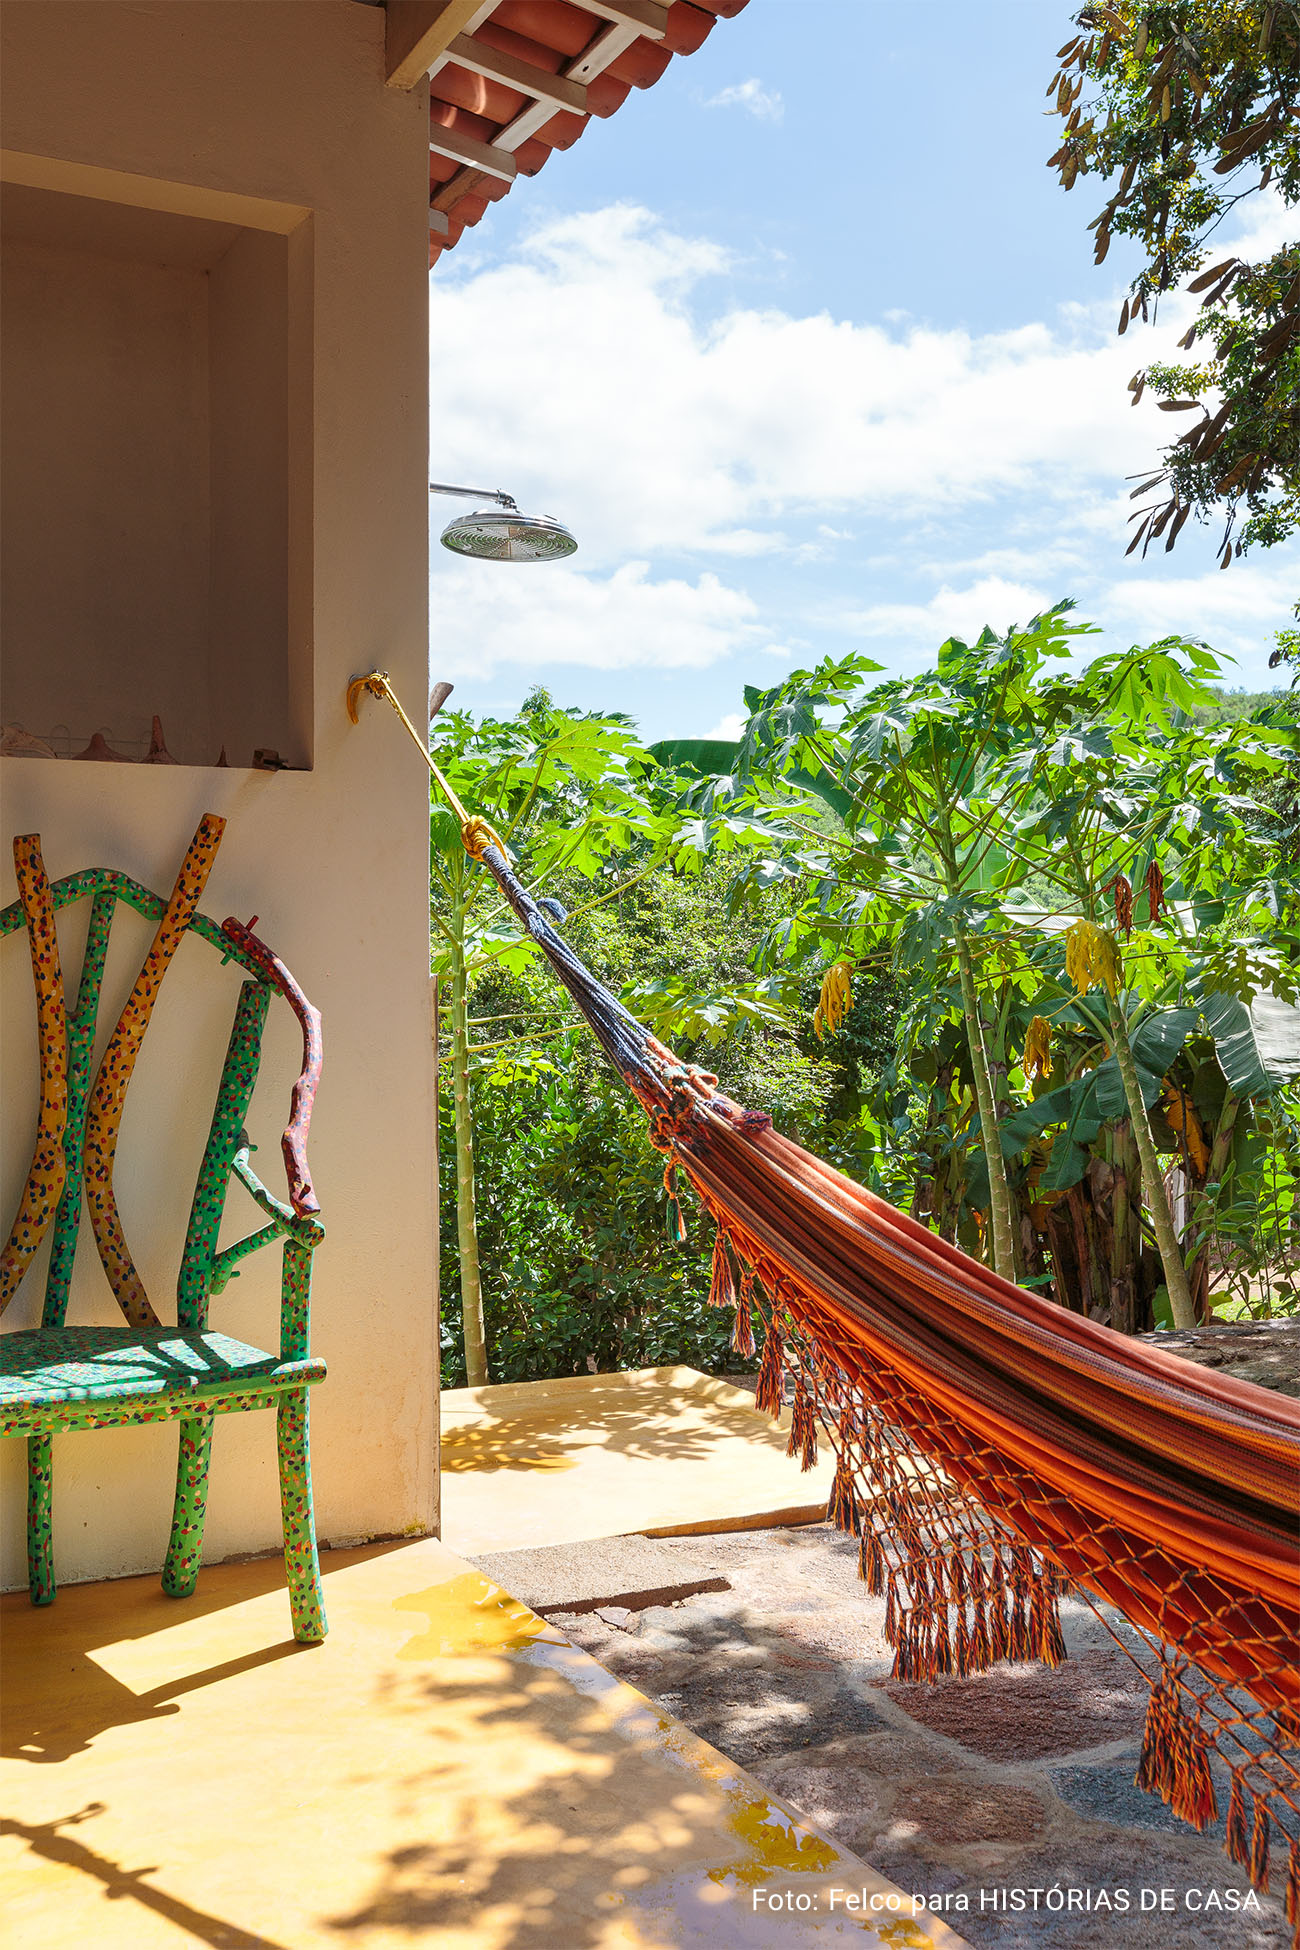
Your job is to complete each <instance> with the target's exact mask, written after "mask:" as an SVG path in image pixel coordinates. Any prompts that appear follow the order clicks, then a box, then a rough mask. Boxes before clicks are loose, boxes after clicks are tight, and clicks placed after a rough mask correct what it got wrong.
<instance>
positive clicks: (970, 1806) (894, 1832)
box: [495, 1524, 1291, 1950]
mask: <svg viewBox="0 0 1300 1950" xmlns="http://www.w3.org/2000/svg"><path fill="white" fill-rule="evenodd" d="M615 1541H617V1540H615ZM628 1542H629V1544H632V1543H634V1542H635V1540H633V1539H629V1540H628ZM679 1546H680V1549H681V1552H682V1557H683V1566H682V1568H683V1572H684V1573H686V1572H687V1565H688V1561H689V1567H690V1570H691V1571H692V1572H696V1571H698V1569H699V1568H700V1567H701V1566H703V1567H705V1568H707V1571H708V1573H709V1574H710V1575H711V1576H713V1577H722V1578H725V1579H726V1580H727V1584H728V1587H729V1588H728V1589H726V1590H723V1591H718V1590H714V1591H710V1592H702V1593H700V1594H698V1595H696V1596H692V1597H687V1598H683V1599H680V1600H678V1601H677V1602H675V1603H672V1604H661V1605H651V1606H649V1607H647V1608H645V1609H642V1610H637V1609H634V1608H629V1607H627V1606H622V1607H604V1608H603V1611H604V1615H603V1616H602V1612H601V1611H594V1612H593V1611H587V1612H583V1613H581V1614H576V1613H566V1612H563V1611H561V1610H559V1609H558V1606H557V1605H555V1604H554V1602H553V1603H552V1605H550V1606H548V1608H547V1609H548V1615H549V1616H550V1617H551V1618H552V1620H553V1621H554V1622H555V1623H556V1624H558V1625H560V1626H561V1628H562V1629H563V1630H565V1631H566V1632H567V1634H568V1635H569V1636H570V1637H571V1638H572V1639H573V1640H574V1642H575V1643H576V1644H579V1645H581V1646H584V1647H585V1648H586V1649H587V1650H588V1651H590V1652H592V1653H593V1654H594V1655H595V1657H596V1658H597V1659H599V1660H600V1661H601V1663H602V1664H603V1665H605V1666H607V1667H608V1668H609V1670H610V1671H611V1672H614V1673H616V1674H618V1676H619V1677H620V1678H622V1679H626V1680H628V1681H629V1682H630V1683H631V1684H632V1685H634V1686H636V1687H638V1688H639V1689H640V1690H641V1691H643V1692H645V1693H647V1694H649V1695H650V1696H651V1697H652V1698H654V1699H656V1700H658V1701H660V1702H661V1703H662V1704H663V1705H664V1706H665V1707H667V1708H668V1709H669V1710H670V1711H671V1712H672V1713H673V1714H674V1715H675V1716H676V1717H677V1718H678V1719H680V1720H684V1721H685V1722H686V1724H687V1725H688V1726H690V1727H692V1728H693V1729H694V1730H695V1731H696V1732H697V1733H700V1734H702V1735H703V1736H704V1738H705V1739H707V1740H708V1741H710V1742H711V1743H712V1744H713V1745H714V1746H715V1747H717V1748H719V1749H720V1750H721V1751H722V1752H723V1753H725V1754H727V1755H728V1756H729V1757H730V1758H731V1759H733V1760H735V1761H737V1762H738V1763H740V1764H741V1765H743V1766H744V1767H746V1768H748V1769H749V1771H750V1772H751V1773H752V1774H754V1775H756V1776H757V1777H758V1779H759V1780H761V1781H763V1782H764V1783H765V1784H766V1785H768V1786H769V1787H771V1788H773V1789H774V1790H775V1791H776V1792H778V1793H779V1794H781V1795H782V1796H783V1797H784V1798H786V1799H787V1800H788V1801H790V1802H792V1803H793V1804H794V1805H795V1806H796V1807H797V1808H799V1809H800V1810H801V1811H802V1812H803V1813H805V1814H806V1815H808V1816H809V1817H810V1818H811V1819H812V1820H814V1821H815V1822H817V1823H818V1824H819V1826H821V1827H822V1828H823V1829H824V1830H825V1831H826V1832H827V1833H828V1834H830V1835H831V1836H832V1837H833V1838H834V1839H836V1840H838V1841H841V1842H842V1843H843V1844H844V1845H845V1846H846V1847H847V1848H849V1849H851V1850H852V1851H853V1852H854V1853H855V1854H857V1855H860V1856H861V1857H862V1858H863V1859H864V1860H865V1861H868V1862H870V1863H871V1864H872V1865H873V1866H874V1867H875V1868H877V1869H878V1870H880V1871H881V1873H882V1874H884V1875H886V1876H889V1877H890V1878H891V1879H892V1880H893V1881H894V1882H896V1883H897V1884H898V1885H899V1886H900V1887H901V1888H902V1889H904V1890H905V1891H908V1892H912V1891H916V1892H920V1893H923V1894H925V1895H927V1896H928V1897H929V1898H930V1899H931V1903H932V1904H934V1903H936V1902H937V1901H938V1900H939V1899H940V1898H942V1897H945V1896H946V1897H947V1899H948V1907H947V1908H946V1909H945V1911H944V1914H945V1917H946V1920H947V1921H948V1922H949V1923H950V1924H951V1925H952V1926H953V1928H954V1929H955V1930H956V1931H957V1933H958V1934H959V1935H960V1936H962V1937H964V1938H966V1939H967V1941H968V1942H970V1943H971V1944H973V1945H980V1946H983V1945H988V1946H991V1950H1016V1947H1017V1946H1020V1945H1025V1946H1040V1945H1041V1946H1043V1947H1044V1950H1221V1947H1222V1950H1227V1947H1228V1946H1232V1950H1290V1945H1291V1931H1290V1929H1289V1927H1288V1926H1287V1924H1286V1923H1285V1921H1284V1919H1283V1916H1282V1909H1281V1902H1280V1900H1279V1899H1278V1898H1277V1897H1273V1896H1265V1897H1253V1898H1252V1899H1251V1903H1252V1905H1258V1906H1257V1907H1255V1906H1248V1907H1246V1908H1244V1909H1243V1908H1241V1907H1239V1905H1240V1904H1242V1903H1243V1901H1245V1899H1246V1897H1247V1892H1248V1884H1247V1883H1246V1881H1245V1880H1244V1878H1243V1877H1242V1875H1241V1873H1240V1871H1238V1870H1237V1869H1236V1868H1235V1867H1234V1866H1233V1864H1232V1863H1231V1862H1230V1861H1229V1860H1228V1858H1227V1856H1226V1855H1224V1853H1223V1852H1222V1850H1221V1848H1220V1847H1219V1846H1218V1844H1217V1842H1216V1840H1215V1838H1214V1834H1213V1832H1212V1831H1211V1832H1207V1834H1206V1835H1204V1836H1202V1835H1197V1834H1196V1833H1195V1832H1194V1831H1193V1830H1192V1829H1189V1828H1187V1827H1186V1826H1184V1824H1182V1823H1181V1822H1179V1821H1177V1820H1176V1819H1175V1818H1174V1817H1173V1816H1172V1815H1171V1814H1170V1812H1169V1810H1168V1809H1167V1808H1166V1807H1165V1805H1164V1803H1163V1802H1161V1801H1159V1800H1156V1799H1155V1798H1153V1797H1152V1796H1150V1795H1147V1794H1144V1793H1142V1792H1141V1791H1140V1790H1139V1789H1138V1788H1136V1787H1134V1786H1133V1772H1134V1767H1135V1764H1136V1757H1137V1751H1138V1743H1139V1740H1140V1736H1141V1730H1142V1720H1143V1715H1144V1711H1145V1704H1146V1687H1145V1686H1144V1684H1143V1683H1142V1681H1141V1679H1140V1678H1139V1677H1138V1675H1137V1674H1135V1673H1134V1671H1133V1669H1132V1667H1131V1665H1130V1664H1129V1661H1128V1660H1127V1659H1126V1658H1125V1657H1124V1656H1123V1654H1122V1653H1120V1652H1119V1651H1118V1650H1117V1649H1116V1647H1115V1643H1114V1640H1113V1639H1112V1638H1111V1636H1110V1634H1109V1633H1108V1632H1107V1630H1106V1628H1105V1626H1103V1625H1102V1624H1101V1623H1100V1621H1098V1620H1097V1619H1096V1618H1095V1617H1094V1616H1093V1614H1092V1613H1091V1611H1089V1610H1088V1609H1087V1608H1086V1607H1085V1606H1083V1605H1082V1604H1080V1603H1078V1602H1077V1601H1074V1600H1066V1601H1064V1602H1063V1605H1062V1624H1063V1627H1064V1630H1065V1635H1066V1641H1067V1644H1068V1646H1069V1649H1070V1654H1071V1656H1070V1658H1069V1660H1068V1661H1067V1662H1066V1663H1065V1664H1064V1665H1063V1666H1061V1667H1060V1668H1059V1669H1058V1670H1057V1671H1054V1672H1053V1671H1049V1670H1047V1669H1045V1668H1041V1667H1038V1666H1012V1665H1007V1666H1002V1667H999V1668H997V1669H995V1670H994V1671H993V1672H991V1673H989V1674H981V1675H980V1676H978V1677H975V1678H971V1679H964V1680H959V1679H953V1680H945V1681H941V1682H939V1683H938V1684H936V1685H934V1686H917V1685H901V1684H897V1683H895V1682H893V1681H891V1680H890V1677H889V1669H890V1663H891V1655H890V1652H889V1648H888V1647H887V1646H886V1644H885V1642H884V1639H883V1637H882V1625H883V1614H884V1604H883V1600H879V1599H872V1598H870V1597H869V1596H867V1594H866V1592H865V1590H864V1587H863V1585H862V1584H861V1583H860V1581H859V1579H858V1577H857V1570H856V1559H857V1548H856V1544H855V1543H854V1542H853V1541H852V1540H850V1539H848V1538H845V1537H843V1536H842V1535H840V1534H839V1533H838V1532H836V1531H835V1530H833V1529H832V1528H831V1527H830V1526H828V1525H825V1524H817V1525H810V1526H805V1527H801V1528H798V1529H788V1530H769V1531H741V1532H731V1533H728V1534H724V1535H719V1536H704V1537H701V1536H693V1537H683V1538H681V1539H662V1540H659V1548H660V1549H661V1550H664V1551H668V1552H671V1551H673V1550H675V1549H677V1548H678V1547H679ZM576 1556H577V1553H576V1552H575V1557H576ZM503 1568H504V1567H503V1564H502V1562H501V1560H496V1563H495V1575H497V1576H501V1574H502V1570H503ZM506 1581H507V1583H508V1577H507V1580H506ZM685 1581H686V1579H685V1576H684V1577H683V1582H685ZM1113 1622H1114V1625H1115V1629H1116V1630H1117V1631H1118V1632H1119V1633H1120V1634H1121V1635H1124V1634H1125V1633H1126V1631H1127V1628H1126V1627H1125V1626H1124V1624H1123V1621H1122V1620H1118V1619H1116V1620H1114V1621H1113ZM1221 1798H1222V1799H1223V1800H1225V1801H1226V1795H1225V1796H1223V1797H1221ZM1219 1832H1220V1833H1221V1832H1222V1823H1221V1822H1220V1824H1219ZM1273 1871H1274V1884H1275V1887H1276V1888H1277V1890H1278V1891H1279V1895H1280V1889H1281V1886H1282V1883H1283V1880H1284V1877H1285V1873H1286V1869H1285V1861H1284V1858H1283V1855H1282V1852H1281V1850H1280V1849H1277V1848H1275V1851H1274V1856H1273ZM1034 1889H1038V1890H1040V1891H1042V1892H1044V1893H1043V1894H1042V1895H1040V1897H1039V1902H1040V1904H1042V1903H1043V1902H1044V1901H1045V1900H1046V1892H1048V1891H1051V1892H1052V1893H1053V1896H1054V1898H1055V1896H1057V1895H1059V1896H1060V1898H1061V1900H1062V1901H1063V1902H1066V1903H1068V1902H1069V1900H1070V1892H1071V1891H1077V1892H1080V1894H1079V1895H1078V1897H1077V1898H1076V1903H1078V1902H1083V1903H1086V1904H1088V1907H1087V1908H1079V1907H1077V1906H1076V1907H1075V1908H1073V1909H1070V1908H1068V1907H1067V1908H1064V1909H1060V1910H1057V1909H1051V1910H1049V1909H1047V1908H1044V1907H1040V1908H1039V1909H1037V1910H1036V1911H1035V1910H1028V1909H1027V1910H1024V1911H1018V1910H1016V1909H1015V1908H1014V1907H1013V1905H1014V1903H1015V1901H1016V1896H1015V1893H1014V1892H1017V1891H1033V1890H1034ZM1103 1891H1104V1892H1106V1897H1107V1898H1108V1900H1109V1902H1110V1904H1111V1905H1112V1907H1110V1908H1109V1909H1107V1908H1105V1907H1104V1906H1101V1907H1099V1906H1098V1896H1099V1892H1103ZM1144 1891H1145V1892H1151V1893H1149V1894H1148V1895H1146V1896H1145V1897H1144V1895H1143V1892H1144ZM1121 1892H1127V1902H1128V1904H1129V1908H1128V1909H1127V1911H1125V1910H1124V1909H1123V1908H1122V1907H1121V1904H1122V1902H1123V1901H1124V1900H1125V1898H1124V1897H1123V1896H1122V1895H1121ZM1162 1892H1167V1893H1164V1894H1162ZM1211 1892H1213V1893H1212V1894H1211ZM963 1894H964V1895H965V1896H966V1898H967V1901H968V1904H969V1907H968V1908H967V1909H964V1910H963V1909H962V1908H960V1906H959V1898H960V1896H961V1895H963ZM1024 1900H1025V1901H1027V1902H1029V1903H1032V1901H1033V1897H1032V1895H1029V1896H1027V1897H1026V1898H1025V1899H1024ZM1144 1900H1145V1901H1146V1902H1148V1903H1153V1904H1154V1905H1156V1907H1154V1908H1151V1909H1147V1910H1145V1911H1144V1910H1143V1908H1142V1907H1141V1905H1142V1903H1143V1902H1144ZM1189 1904H1190V1905H1191V1906H1189Z"/></svg>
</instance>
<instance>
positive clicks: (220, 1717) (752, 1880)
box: [0, 1540, 957, 1950]
mask: <svg viewBox="0 0 1300 1950" xmlns="http://www.w3.org/2000/svg"><path fill="white" fill-rule="evenodd" d="M325 1588H326V1599H327V1604H328V1608H329V1614H330V1621H331V1626H332V1630H331V1632H330V1636H329V1638H328V1639H327V1640H326V1641H325V1643H324V1645H323V1646H319V1647H299V1646H295V1645H294V1643H293V1642H292V1640H291V1639H289V1637H288V1605H287V1601H286V1598H285V1595H284V1590H283V1586H282V1571H281V1566H280V1564H279V1563H278V1562H277V1561H276V1560H265V1559H264V1560H259V1561H257V1562H255V1563H251V1564H231V1565H219V1566H216V1567H213V1568H209V1569H207V1570H205V1571H204V1572H203V1575H202V1577H201V1579H200V1582H199V1591H198V1593H197V1595H196V1596H195V1597H194V1598H192V1599H187V1600H184V1601H182V1602H181V1603H175V1602H173V1601H171V1600H169V1599H167V1598H165V1597H164V1596H163V1594H162V1592H161V1590H160V1589H159V1586H158V1583H157V1580H156V1579H154V1578H130V1579H124V1580H120V1581H116V1582H113V1583H108V1584H98V1585H80V1586H74V1587H70V1588H68V1589H65V1590H64V1591H62V1592H60V1594H59V1597H58V1600H57V1602H56V1603H55V1604H54V1605H53V1606H52V1607H50V1608H49V1609H46V1610H41V1611H35V1610H33V1609H32V1608H31V1607H30V1606H29V1605H28V1603H27V1600H26V1597H25V1596H18V1595H15V1596H11V1597H8V1598H6V1599H5V1600H4V1601H3V1621H4V1634H3V1661H4V1667H3V1693H2V1695H0V1698H2V1700H3V1735H4V1739H3V1760H2V1761H0V1778H2V1779H3V1809H4V1815H5V1818H4V1820H3V1823H0V1830H2V1831H3V1834H2V1839H0V1915H3V1918H4V1924H3V1928H4V1936H5V1941H6V1942H9V1943H12V1944H14V1945H15V1946H18V1945H21V1946H22V1950H47V1946H58V1950H72V1947H73V1946H76V1947H77V1950H82V1946H86V1945H94V1946H96V1950H116V1947H117V1946H121V1950H154V1947H155V1946H157V1950H174V1946H178V1945H182V1944H212V1945H220V1946H232V1947H235V1950H311V1947H312V1946H317V1945H325V1944H329V1945H332V1946H335V1950H339V1947H340V1946H356V1950H389V1946H396V1945H403V1946H410V1945H412V1944H415V1943H421V1944H423V1943H431V1944H435V1945H437V1946H438V1950H614V1947H615V1946H620V1947H622V1946H645V1947H646V1950H668V1947H669V1946H678V1945H694V1946H699V1950H703V1947H704V1946H706V1945H707V1946H709V1950H725V1947H726V1946H731V1945H745V1946H750V1945H752V1946H755V1947H756V1950H759V1947H760V1946H761V1947H763V1950H767V1947H769V1946H770V1950H799V1947H800V1946H802V1945H804V1944H810V1945H812V1944H816V1945H821V1944H823V1943H830V1942H840V1943H845V1944H853V1945H855V1946H856V1945H862V1946H864V1947H865V1946H871V1945H876V1944H888V1945H891V1946H894V1950H904V1947H905V1946H907V1947H908V1950H924V1946H926V1945H933V1946H935V1950H939V1946H941V1945H942V1946H944V1950H951V1946H953V1945H955V1944H956V1943H957V1939H956V1938H955V1937H953V1935H952V1934H951V1932H949V1931H948V1930H946V1929H945V1927H944V1926H943V1924H942V1922H941V1921H940V1920H939V1919H938V1918H925V1917H922V1918H920V1919H919V1920H916V1921H913V1920H912V1919H911V1917H910V1914H909V1911H910V1904H907V1905H905V1906H904V1908H903V1911H902V1914H901V1915H900V1913H899V1908H898V1904H899V1898H898V1895H897V1892H895V1891H893V1890H892V1889H891V1886H890V1885H889V1884H888V1883H885V1882H883V1881H881V1879H880V1878H879V1877H877V1876H876V1875H875V1874H874V1873H873V1872H872V1871H871V1870H870V1869H868V1868H866V1867H864V1866H863V1865H862V1864H861V1863H859V1862H858V1861H857V1860H856V1859H855V1858H853V1857H852V1856H850V1855H847V1854H846V1853H844V1852H843V1851H842V1850H839V1849H837V1848H836V1847H835V1846H833V1845H832V1844H831V1843H830V1842H828V1841H826V1840H825V1839H824V1838H823V1837H822V1836H820V1835H818V1834H817V1833H816V1832H815V1831H814V1830H812V1829H811V1828H809V1827H808V1826H806V1825H804V1824H802V1823H801V1822H799V1821H798V1820H796V1819H795V1818H794V1817H793V1816H792V1815H791V1814H790V1813H789V1812H788V1811H786V1810H785V1809H784V1808H783V1807H782V1806H781V1804H780V1803H778V1802H776V1801H774V1800H773V1799H771V1798H770V1797H769V1796H768V1795H767V1794H765V1792H764V1791H763V1789H762V1788H760V1787H759V1786H758V1785H757V1784H756V1783H755V1782H753V1781H752V1780H750V1779H749V1778H748V1777H747V1776H746V1775H744V1774H743V1773H741V1772H740V1771H739V1770H738V1769H737V1768H735V1767H733V1766H732V1765H731V1764H730V1763H729V1762H727V1761H725V1760H723V1759H722V1757H721V1756H720V1755H718V1754H717V1753H715V1752H714V1751H713V1749H712V1748H710V1747H707V1746H706V1745H705V1744H704V1743H703V1742H702V1741H700V1740H698V1739H697V1738H696V1737H695V1736H694V1735H693V1734H691V1733H689V1732H688V1731H687V1730H686V1729H685V1728H683V1727H681V1726H679V1725H677V1724H676V1723H675V1722H673V1721H672V1720H670V1719H668V1718H666V1717H665V1716H664V1715H663V1714H662V1713H661V1712H660V1711H658V1710H657V1709H655V1708H653V1707H652V1706H651V1705H650V1703H649V1702H648V1701H646V1700H645V1699H644V1698H643V1697H642V1696H641V1695H640V1694H639V1693H635V1692H633V1691H632V1690H631V1689H630V1688H629V1687H627V1686H624V1685H622V1684H620V1683H619V1682H618V1681H616V1680H614V1679H613V1678H611V1677H610V1675H609V1674H608V1673H606V1672H605V1671H604V1670H603V1668H601V1667H600V1666H598V1665H597V1664H596V1663H595V1662H594V1661H593V1660H592V1659H591V1658H589V1657H588V1656H587V1655H586V1654H585V1653H582V1652H579V1651H577V1650H575V1649H574V1648H573V1647H571V1646H569V1645H568V1644H567V1643H566V1642H565V1641H564V1639H563V1638H562V1636H561V1635H560V1634H559V1633H558V1632H557V1631H556V1630H554V1629H553V1628H551V1627H548V1626H546V1625H545V1624H543V1622H542V1621H541V1620H540V1619H538V1618H536V1617H535V1616H534V1615H533V1614H532V1613H531V1612H529V1611H527V1610H525V1608H524V1607H523V1606H522V1605H519V1604H517V1603H516V1602H515V1601H514V1600H513V1599H511V1598H509V1597H508V1596H507V1595H506V1594H505V1593H504V1592H503V1591H501V1589H500V1588H499V1587H498V1586H496V1585H493V1584H490V1583H489V1582H488V1581H487V1580H486V1579H485V1578H484V1577H482V1576H481V1575H480V1574H479V1573H478V1572H476V1571H473V1570H471V1569H470V1567H469V1566H468V1565H466V1564H465V1563H464V1562H463V1561H462V1560H461V1559H459V1558H457V1557H456V1556H454V1555H453V1553H452V1552H451V1551H449V1550H448V1549H446V1548H445V1547H444V1546H443V1545H441V1544H438V1543H435V1542H433V1541H431V1540H426V1541H422V1542H419V1543H409V1544H400V1545H392V1546H371V1547H370V1548H369V1549H366V1550H360V1551H340V1552H332V1553H329V1554H328V1555H327V1560H326V1579H325ZM833 1888H839V1889H842V1890H847V1891H850V1892H853V1893H854V1894H855V1895H860V1898H861V1899H865V1907H864V1908H863V1909H862V1910H861V1911H859V1912H857V1913H853V1912H850V1911H848V1910H846V1909H845V1908H844V1907H843V1906H842V1905H837V1906H835V1907H834V1908H833V1909H832V1906H831V1891H832V1889H833ZM787 1891H789V1892H793V1893H794V1894H795V1895H796V1897H798V1896H799V1895H800V1894H802V1893H805V1892H806V1893H807V1895H808V1896H809V1897H810V1898H811V1899H812V1900H813V1901H814V1902H816V1903H817V1904H818V1905H819V1907H818V1908H816V1909H814V1910H811V1911H806V1912H802V1913H801V1912H800V1911H798V1910H794V1911H792V1912H786V1911H782V1910H775V1909H773V1907H772V1905H771V1902H770V1898H771V1897H772V1896H775V1895H783V1894H784V1893H785V1892H787ZM873 1899H874V1900H875V1901H876V1902H877V1904H878V1908H877V1910H876V1913H875V1920H874V1921H873V1920H872V1919H871V1909H870V1905H871V1902H872V1900H873ZM891 1904H893V1905H894V1907H893V1908H892V1909H891V1907H890V1905H891Z"/></svg>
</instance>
